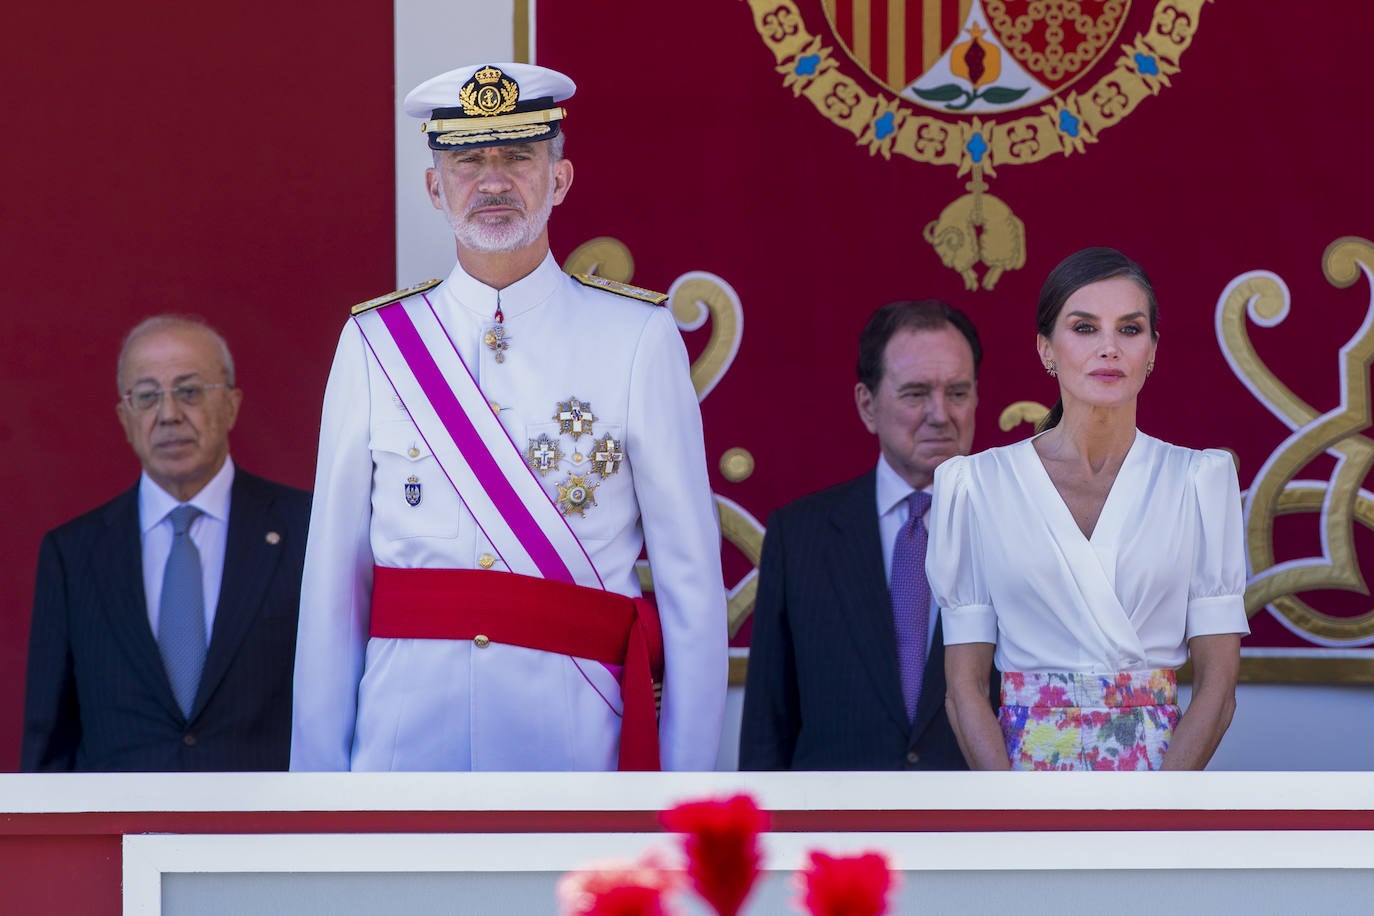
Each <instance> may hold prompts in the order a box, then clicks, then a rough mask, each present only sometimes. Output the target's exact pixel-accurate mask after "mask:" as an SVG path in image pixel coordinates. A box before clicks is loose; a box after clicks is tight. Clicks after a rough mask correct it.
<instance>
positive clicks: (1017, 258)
mask: <svg viewBox="0 0 1374 916" xmlns="http://www.w3.org/2000/svg"><path fill="white" fill-rule="evenodd" d="M1207 2H1208V0H1157V2H1156V4H1155V7H1154V13H1153V16H1152V21H1151V22H1150V24H1149V27H1148V28H1147V29H1146V30H1145V31H1143V32H1140V33H1137V34H1135V35H1134V36H1132V37H1131V38H1129V40H1123V39H1124V37H1125V36H1124V35H1123V34H1122V30H1123V29H1124V28H1125V24H1126V20H1127V18H1128V17H1129V15H1130V8H1131V0H1104V2H1099V3H1093V4H1087V3H1077V2H1070V0H1045V2H1035V3H1030V2H1026V0H983V2H982V3H980V4H975V3H971V2H969V0H961V2H960V3H958V4H957V14H956V15H941V14H940V13H941V11H942V10H946V9H949V8H950V7H951V5H950V4H947V3H939V2H937V0H906V2H904V3H888V4H867V3H865V4H854V5H853V6H852V8H851V6H850V5H848V4H844V5H843V6H842V5H841V4H840V3H838V2H836V0H821V2H820V4H818V5H819V6H820V7H821V8H822V9H823V10H824V20H825V21H821V17H820V16H818V15H817V14H816V13H815V12H812V11H811V8H812V7H813V6H815V5H817V4H811V5H807V9H808V12H806V13H803V12H802V4H800V3H799V2H798V0H749V6H750V7H751V9H752V11H753V16H754V26H755V28H756V29H757V30H758V32H759V35H760V36H762V38H763V41H764V44H765V45H767V47H768V49H769V50H770V51H772V53H773V56H774V59H775V62H776V68H775V69H776V72H777V73H778V75H780V76H781V77H782V81H783V87H784V88H785V89H790V90H791V91H792V94H793V96H794V97H797V98H800V97H805V98H806V100H807V101H809V102H810V103H811V104H812V105H813V106H815V108H816V109H817V111H819V112H820V113H821V114H822V115H824V116H825V117H826V118H828V119H829V120H831V121H832V122H834V123H835V124H836V125H838V126H839V127H841V128H843V129H844V130H846V131H847V132H849V133H850V134H851V135H853V137H854V138H855V140H856V141H857V145H858V146H861V147H864V148H866V149H867V150H868V153H869V155H871V156H872V155H881V156H882V157H883V158H885V159H890V158H892V155H893V153H896V154H898V155H900V156H905V157H906V158H908V159H911V160H913V161H915V162H920V163H924V164H927V165H936V166H945V167H954V168H955V169H956V174H955V178H956V179H962V178H964V177H965V176H967V177H968V178H969V180H968V182H967V183H966V184H965V185H964V188H965V189H966V190H967V191H969V192H970V193H968V194H965V195H964V196H962V197H960V198H959V199H957V200H955V201H954V202H953V203H951V204H950V205H949V206H947V207H946V208H945V209H944V211H943V212H942V213H941V214H940V215H939V216H938V217H937V218H936V219H934V220H931V221H930V222H929V223H927V224H926V226H925V229H924V233H923V235H924V237H925V240H926V241H927V242H928V243H929V244H930V245H931V246H932V247H933V248H934V249H935V252H936V254H937V255H938V256H939V257H940V260H941V261H942V262H943V263H944V264H945V265H946V266H948V267H949V268H951V269H952V270H954V271H956V272H958V273H959V274H960V276H962V277H963V279H964V285H965V286H966V287H968V288H969V289H970V290H977V289H987V290H990V289H992V288H993V287H994V286H995V285H996V284H997V281H998V279H999V278H1000V277H1001V275H1002V273H1003V272H1004V271H1007V270H1017V269H1019V268H1021V267H1023V266H1024V265H1025V263H1026V231H1025V225H1024V224H1023V223H1022V222H1021V220H1020V219H1019V218H1018V217H1017V216H1016V215H1015V214H1014V213H1013V212H1012V209H1011V207H1010V206H1008V205H1007V203H1006V202H1004V201H1002V200H1000V199H999V198H997V197H994V196H993V195H991V194H989V193H988V190H989V185H988V182H987V179H989V178H996V177H997V171H996V170H997V169H998V168H1000V167H1001V166H1005V165H1023V164H1028V163H1033V162H1039V161H1041V160H1043V159H1048V158H1050V157H1051V156H1071V155H1073V154H1075V153H1078V154H1082V153H1084V152H1086V150H1087V148H1088V146H1089V145H1091V144H1094V143H1097V142H1098V139H1099V136H1100V135H1101V134H1102V132H1103V131H1105V130H1106V129H1107V128H1109V127H1112V126H1114V125H1116V124H1118V123H1120V122H1121V121H1122V120H1124V119H1125V118H1126V117H1127V116H1128V115H1130V114H1131V113H1132V112H1134V111H1135V109H1136V108H1137V107H1138V106H1139V105H1140V103H1141V102H1143V101H1144V100H1145V99H1147V98H1149V97H1151V96H1155V95H1158V94H1159V93H1160V92H1162V91H1163V90H1164V89H1165V88H1167V87H1168V86H1169V85H1170V83H1169V79H1170V77H1171V76H1173V75H1174V74H1176V73H1178V72H1179V60H1180V58H1181V57H1182V55H1183V52H1184V51H1186V50H1187V49H1188V47H1189V46H1190V45H1191V44H1192V41H1193V38H1194V36H1195V34H1196V32H1197V28H1198V19H1199V17H1200V16H1201V13H1202V8H1203V7H1204V6H1205V5H1206V3H1207ZM812 27H814V31H813V28H812ZM1113 49H1119V53H1118V55H1117V56H1116V57H1115V58H1114V59H1113V58H1112V56H1111V55H1112V53H1113ZM1104 62H1110V63H1109V67H1110V68H1108V66H1107V65H1104ZM1093 74H1096V78H1095V81H1093V82H1091V83H1090V84H1088V85H1084V86H1082V87H1081V90H1080V91H1075V89H1074V88H1073V87H1074V86H1075V85H1077V84H1079V83H1080V81H1081V82H1083V83H1087V81H1088V80H1089V79H1093ZM875 83H876V84H877V86H879V87H881V88H878V89H877V90H876V91H875V86H874V84H875ZM1018 110H1020V111H1018ZM1014 112H1015V113H1017V114H1019V115H1020V116H1019V117H1018V116H1014V115H1013V113H1014ZM980 266H981V267H982V268H983V270H984V273H983V275H982V276H981V278H980V277H979V273H978V269H979V267H980Z"/></svg>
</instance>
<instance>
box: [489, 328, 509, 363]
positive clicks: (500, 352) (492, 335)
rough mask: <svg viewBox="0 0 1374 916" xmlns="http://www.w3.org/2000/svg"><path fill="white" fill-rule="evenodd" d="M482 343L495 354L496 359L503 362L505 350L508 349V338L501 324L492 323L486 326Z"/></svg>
mask: <svg viewBox="0 0 1374 916" xmlns="http://www.w3.org/2000/svg"><path fill="white" fill-rule="evenodd" d="M482 343H484V344H486V345H487V349H488V350H490V351H492V353H494V354H496V361H497V362H498V363H504V362H505V361H506V351H507V350H509V349H510V338H509V337H507V336H506V329H505V327H504V326H503V325H499V324H494V325H492V326H491V327H489V328H487V331H486V333H485V334H483V335H482Z"/></svg>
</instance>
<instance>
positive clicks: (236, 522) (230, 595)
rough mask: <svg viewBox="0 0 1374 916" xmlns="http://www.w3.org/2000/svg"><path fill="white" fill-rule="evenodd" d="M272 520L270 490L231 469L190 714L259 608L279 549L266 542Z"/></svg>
mask: <svg viewBox="0 0 1374 916" xmlns="http://www.w3.org/2000/svg"><path fill="white" fill-rule="evenodd" d="M273 519H274V516H273V514H272V498H271V494H270V493H269V492H267V491H266V490H264V489H263V488H262V487H259V486H257V485H256V481H255V479H254V478H253V477H252V475H250V474H247V473H245V472H244V471H242V470H235V472H234V485H233V489H232V491H231V495H230V499H229V530H228V533H227V536H226V538H225V545H224V575H223V577H222V579H221V581H220V589H219V603H218V604H217V605H216V606H215V625H214V631H213V632H212V633H211V635H210V646H209V649H208V651H207V652H206V655H205V669H204V671H202V673H201V677H200V688H199V689H198V690H197V691H196V701H195V704H194V706H193V708H192V710H191V713H192V716H195V715H197V714H198V713H199V712H200V710H201V709H202V708H203V707H204V705H205V703H206V701H207V699H208V698H209V697H210V695H211V694H212V693H214V690H215V688H216V687H217V686H219V682H220V680H222V679H223V677H224V674H225V672H226V671H228V669H229V664H230V662H231V661H233V659H234V656H235V654H237V652H238V650H239V646H240V645H242V643H243V639H244V636H245V635H246V634H247V633H248V629H249V627H250V626H252V623H253V620H254V618H255V617H256V616H257V614H258V612H259V610H260V608H261V606H262V601H263V596H264V594H265V593H266V591H267V584H268V583H269V582H270V581H271V580H272V573H273V571H274V570H275V569H276V566H277V563H278V562H280V559H281V552H282V548H281V547H280V546H279V545H280V544H281V540H280V539H278V541H277V542H276V543H269V541H268V532H270V531H272V530H273ZM278 533H280V529H278ZM293 533H294V532H293Z"/></svg>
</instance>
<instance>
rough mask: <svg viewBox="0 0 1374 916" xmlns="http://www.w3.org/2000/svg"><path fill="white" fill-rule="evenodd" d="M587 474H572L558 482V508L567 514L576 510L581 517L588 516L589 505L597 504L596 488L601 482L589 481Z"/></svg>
mask: <svg viewBox="0 0 1374 916" xmlns="http://www.w3.org/2000/svg"><path fill="white" fill-rule="evenodd" d="M588 476H589V475H587V474H581V475H578V474H572V475H570V476H569V477H568V479H567V480H566V481H564V482H563V483H560V484H558V508H559V509H562V510H563V514H564V515H565V516H568V515H572V514H573V513H574V512H576V513H577V514H578V515H579V516H580V517H582V518H586V517H587V509H588V507H589V506H595V505H596V488H597V487H598V486H600V484H595V483H588V482H587V477H588Z"/></svg>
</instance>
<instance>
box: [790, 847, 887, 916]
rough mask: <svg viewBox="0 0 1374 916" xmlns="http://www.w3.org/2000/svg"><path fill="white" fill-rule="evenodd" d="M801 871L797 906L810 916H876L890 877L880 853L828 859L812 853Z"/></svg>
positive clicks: (883, 903)
mask: <svg viewBox="0 0 1374 916" xmlns="http://www.w3.org/2000/svg"><path fill="white" fill-rule="evenodd" d="M808 859H809V864H808V865H807V866H806V868H804V869H802V872H801V881H802V892H803V895H802V899H801V901H800V902H801V905H802V906H803V907H805V908H806V911H807V912H808V913H810V914H811V916H880V914H882V913H886V912H887V892H888V890H889V889H890V888H891V887H892V873H891V871H890V870H889V869H888V865H887V858H886V857H885V856H883V855H882V854H881V853H876V852H865V853H861V854H859V855H854V856H830V855H826V854H825V853H823V852H817V851H815V850H813V851H811V852H810V853H808Z"/></svg>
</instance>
